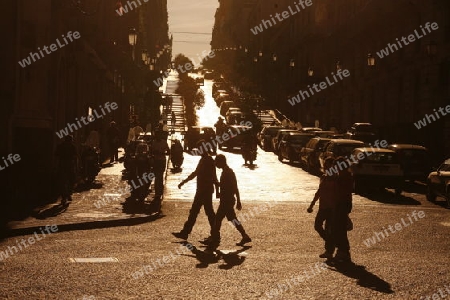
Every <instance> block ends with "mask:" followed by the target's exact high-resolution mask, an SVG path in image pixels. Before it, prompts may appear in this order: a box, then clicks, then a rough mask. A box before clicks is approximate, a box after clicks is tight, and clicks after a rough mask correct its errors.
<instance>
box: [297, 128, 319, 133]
mask: <svg viewBox="0 0 450 300" xmlns="http://www.w3.org/2000/svg"><path fill="white" fill-rule="evenodd" d="M300 131H301V132H311V131H322V128H319V127H303V128H302V129H300Z"/></svg>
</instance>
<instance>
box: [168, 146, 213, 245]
mask: <svg viewBox="0 0 450 300" xmlns="http://www.w3.org/2000/svg"><path fill="white" fill-rule="evenodd" d="M204 143H205V141H204V140H200V141H198V142H197V148H199V147H202V146H203V144H204ZM195 177H197V190H196V192H195V196H194V202H193V203H192V207H191V210H190V211H189V217H188V219H187V221H186V223H184V226H183V229H182V230H181V231H180V232H173V233H172V234H173V235H174V236H176V237H177V238H181V239H187V238H188V236H189V234H190V233H191V231H192V228H193V227H194V224H195V221H196V220H197V216H198V213H199V212H200V209H201V208H202V206H203V207H204V209H205V213H206V215H207V216H208V221H209V225H210V227H211V234H212V230H213V227H214V220H215V214H214V209H213V205H212V194H213V193H214V186H215V187H216V192H218V189H219V182H218V181H217V175H216V167H215V165H214V159H213V158H212V157H211V156H210V155H209V152H208V151H204V152H203V153H202V157H201V159H200V161H199V162H198V165H197V168H196V169H195V171H194V172H192V173H191V174H190V175H189V176H188V177H187V178H186V179H185V180H183V181H182V182H181V183H180V184H179V185H178V188H180V189H181V187H182V186H183V185H184V184H185V183H186V182H188V181H190V180H192V179H194V178H195ZM206 240H208V239H206Z"/></svg>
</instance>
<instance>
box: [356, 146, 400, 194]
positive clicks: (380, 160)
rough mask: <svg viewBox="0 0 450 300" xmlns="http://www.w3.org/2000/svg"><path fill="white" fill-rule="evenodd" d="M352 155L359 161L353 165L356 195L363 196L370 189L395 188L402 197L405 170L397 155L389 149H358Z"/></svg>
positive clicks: (396, 192)
mask: <svg viewBox="0 0 450 300" xmlns="http://www.w3.org/2000/svg"><path fill="white" fill-rule="evenodd" d="M352 155H353V156H354V157H356V158H358V159H355V160H356V161H357V162H356V163H353V164H352V165H351V170H352V173H353V180H354V184H355V193H357V194H361V193H362V192H364V191H365V190H366V189H369V188H393V189H395V194H396V195H400V194H401V192H402V184H403V170H402V168H401V165H400V161H399V160H398V158H397V154H396V153H395V152H394V151H392V150H389V149H380V148H356V149H354V150H353V152H352Z"/></svg>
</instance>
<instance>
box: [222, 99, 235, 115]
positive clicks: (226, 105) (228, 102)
mask: <svg viewBox="0 0 450 300" xmlns="http://www.w3.org/2000/svg"><path fill="white" fill-rule="evenodd" d="M233 105H235V104H234V102H233V101H231V100H226V101H223V102H222V103H221V104H220V115H221V116H224V117H225V115H226V113H227V111H228V109H229V108H230V107H232V106H233Z"/></svg>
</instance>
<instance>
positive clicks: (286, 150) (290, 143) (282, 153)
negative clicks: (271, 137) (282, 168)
mask: <svg viewBox="0 0 450 300" xmlns="http://www.w3.org/2000/svg"><path fill="white" fill-rule="evenodd" d="M313 137H314V135H313V134H311V133H301V132H288V133H287V134H285V135H284V136H283V137H282V138H281V141H280V145H279V147H278V160H279V161H283V159H284V158H285V159H288V160H289V162H290V163H292V162H294V161H300V151H301V149H302V148H303V147H304V146H305V145H306V144H307V143H308V142H309V140H310V139H311V138H313Z"/></svg>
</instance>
